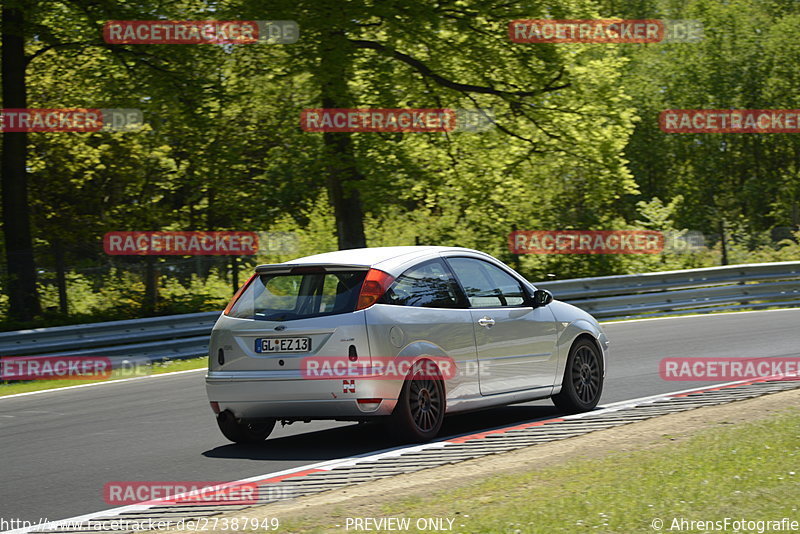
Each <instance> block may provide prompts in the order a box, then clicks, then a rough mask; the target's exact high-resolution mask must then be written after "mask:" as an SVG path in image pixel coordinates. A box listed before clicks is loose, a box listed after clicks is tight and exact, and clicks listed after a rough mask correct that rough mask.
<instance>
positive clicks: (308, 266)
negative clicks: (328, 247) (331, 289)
mask: <svg viewBox="0 0 800 534" xmlns="http://www.w3.org/2000/svg"><path fill="white" fill-rule="evenodd" d="M369 270H370V266H369V265H347V264H341V263H267V264H264V265H259V266H258V267H256V273H257V274H267V273H269V274H301V273H305V272H308V273H312V272H320V273H332V272H337V271H369Z"/></svg>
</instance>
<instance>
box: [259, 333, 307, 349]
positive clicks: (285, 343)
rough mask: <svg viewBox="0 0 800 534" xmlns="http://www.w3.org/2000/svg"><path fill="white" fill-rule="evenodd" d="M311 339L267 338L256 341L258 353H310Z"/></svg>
mask: <svg viewBox="0 0 800 534" xmlns="http://www.w3.org/2000/svg"><path fill="white" fill-rule="evenodd" d="M309 351H311V338H310V337H265V338H258V339H256V352H309Z"/></svg>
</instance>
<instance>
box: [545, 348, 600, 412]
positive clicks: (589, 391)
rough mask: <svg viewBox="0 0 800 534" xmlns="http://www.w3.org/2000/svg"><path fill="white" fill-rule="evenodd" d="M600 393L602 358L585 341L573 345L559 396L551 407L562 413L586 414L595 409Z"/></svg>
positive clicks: (554, 398)
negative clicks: (553, 406)
mask: <svg viewBox="0 0 800 534" xmlns="http://www.w3.org/2000/svg"><path fill="white" fill-rule="evenodd" d="M602 393H603V358H602V357H601V355H600V351H599V350H598V348H597V346H596V345H595V344H594V343H593V342H592V341H590V340H588V339H586V338H581V339H578V340H577V341H576V342H575V343H573V345H572V348H571V349H570V351H569V357H568V358H567V367H566V369H565V370H564V380H563V382H562V384H561V392H560V393H558V394H556V395H554V396H553V403H554V404H555V405H556V407H558V408H559V409H561V410H562V411H564V412H569V413H576V412H586V411H589V410H591V409H593V408H594V407H595V406H597V403H598V402H599V401H600V395H601V394H602Z"/></svg>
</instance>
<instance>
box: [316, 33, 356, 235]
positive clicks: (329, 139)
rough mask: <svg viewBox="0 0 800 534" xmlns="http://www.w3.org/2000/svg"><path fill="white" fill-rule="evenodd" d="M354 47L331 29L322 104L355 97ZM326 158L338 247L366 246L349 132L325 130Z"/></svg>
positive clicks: (343, 103) (344, 103) (321, 77)
mask: <svg viewBox="0 0 800 534" xmlns="http://www.w3.org/2000/svg"><path fill="white" fill-rule="evenodd" d="M352 50H353V49H352V47H351V46H350V44H349V43H348V41H347V39H346V37H345V35H344V34H343V33H342V32H336V31H334V32H330V33H329V34H328V39H327V40H326V46H325V48H323V49H322V50H320V64H319V70H318V71H317V77H318V81H319V86H320V89H321V96H322V98H321V101H322V107H323V108H348V107H350V106H352V99H351V97H350V93H349V91H348V89H347V73H348V72H349V70H350V69H349V66H350V62H351V61H352V55H351V54H352ZM322 142H323V145H324V154H323V158H324V161H325V162H326V165H325V174H326V178H327V186H328V198H329V200H330V202H331V205H332V206H333V214H334V217H335V218H336V236H337V239H338V242H339V249H340V250H343V249H349V248H362V247H366V246H367V238H366V236H365V235H364V208H363V206H362V205H361V195H360V193H359V191H358V189H357V185H358V183H359V182H363V180H364V176H363V175H362V174H361V173H360V172H359V170H358V166H357V165H356V158H355V149H354V148H353V140H352V138H351V134H349V133H332V132H328V133H324V134H322Z"/></svg>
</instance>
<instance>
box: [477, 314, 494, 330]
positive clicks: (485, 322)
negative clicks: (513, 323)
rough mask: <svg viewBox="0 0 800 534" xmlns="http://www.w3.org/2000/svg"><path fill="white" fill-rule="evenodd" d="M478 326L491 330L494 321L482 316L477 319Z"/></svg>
mask: <svg viewBox="0 0 800 534" xmlns="http://www.w3.org/2000/svg"><path fill="white" fill-rule="evenodd" d="M478 324H479V325H481V326H485V327H486V328H491V327H493V326H494V319H492V318H491V317H486V316H484V317H481V318H480V319H478Z"/></svg>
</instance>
